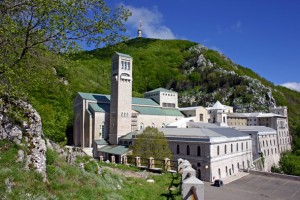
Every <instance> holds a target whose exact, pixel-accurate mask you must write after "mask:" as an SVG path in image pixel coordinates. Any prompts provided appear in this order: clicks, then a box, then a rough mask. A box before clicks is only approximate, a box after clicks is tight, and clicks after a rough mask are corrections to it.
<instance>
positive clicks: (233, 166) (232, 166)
mask: <svg viewBox="0 0 300 200" xmlns="http://www.w3.org/2000/svg"><path fill="white" fill-rule="evenodd" d="M232 173H234V165H233V164H232Z"/></svg>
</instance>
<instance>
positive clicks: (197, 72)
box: [178, 45, 276, 112]
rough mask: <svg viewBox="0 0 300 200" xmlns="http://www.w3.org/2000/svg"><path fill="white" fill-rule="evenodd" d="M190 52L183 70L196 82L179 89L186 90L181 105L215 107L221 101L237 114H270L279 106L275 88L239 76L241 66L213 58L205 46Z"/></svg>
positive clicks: (219, 57) (199, 46) (227, 59)
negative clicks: (273, 92) (272, 109)
mask: <svg viewBox="0 0 300 200" xmlns="http://www.w3.org/2000/svg"><path fill="white" fill-rule="evenodd" d="M189 51H190V52H191V55H192V56H191V57H190V58H189V59H188V60H187V61H186V62H185V63H184V64H183V65H182V67H181V68H182V70H183V73H184V74H186V75H188V76H189V77H190V79H192V80H193V81H192V82H191V83H190V84H187V85H185V86H184V87H181V88H178V89H179V90H184V91H183V92H182V93H181V95H180V96H179V102H180V104H182V105H205V106H211V105H212V104H213V103H214V102H216V101H217V100H219V101H221V102H222V103H226V104H229V105H231V106H233V107H234V109H235V110H236V112H255V111H268V108H269V107H274V106H276V101H275V99H274V97H273V95H272V88H270V87H267V86H265V85H264V84H262V83H261V81H259V80H257V79H254V78H251V77H249V76H246V75H240V74H238V73H236V71H238V70H239V66H238V65H236V64H235V63H233V62H231V60H230V59H229V58H227V57H225V56H224V55H223V54H221V53H219V52H215V51H214V52H213V53H214V54H211V52H212V51H211V50H209V49H208V48H206V47H204V46H202V45H196V46H194V47H192V48H190V49H189ZM212 55H213V56H212ZM216 55H217V56H216ZM188 88H192V90H189V89H188Z"/></svg>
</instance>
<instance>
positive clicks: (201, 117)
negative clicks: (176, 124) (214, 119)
mask: <svg viewBox="0 0 300 200" xmlns="http://www.w3.org/2000/svg"><path fill="white" fill-rule="evenodd" d="M200 122H203V114H200Z"/></svg>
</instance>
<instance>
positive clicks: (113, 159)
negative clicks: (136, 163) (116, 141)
mask: <svg viewBox="0 0 300 200" xmlns="http://www.w3.org/2000/svg"><path fill="white" fill-rule="evenodd" d="M110 162H111V163H113V164H114V163H116V159H115V156H110Z"/></svg>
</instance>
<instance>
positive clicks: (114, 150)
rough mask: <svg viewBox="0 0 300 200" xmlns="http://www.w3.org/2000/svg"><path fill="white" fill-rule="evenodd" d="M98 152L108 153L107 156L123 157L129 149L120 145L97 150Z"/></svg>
mask: <svg viewBox="0 0 300 200" xmlns="http://www.w3.org/2000/svg"><path fill="white" fill-rule="evenodd" d="M97 150H98V151H100V152H104V153H109V154H115V155H123V154H126V153H127V152H129V148H128V147H125V146H121V145H114V146H113V145H108V146H105V147H102V148H100V149H97Z"/></svg>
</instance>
